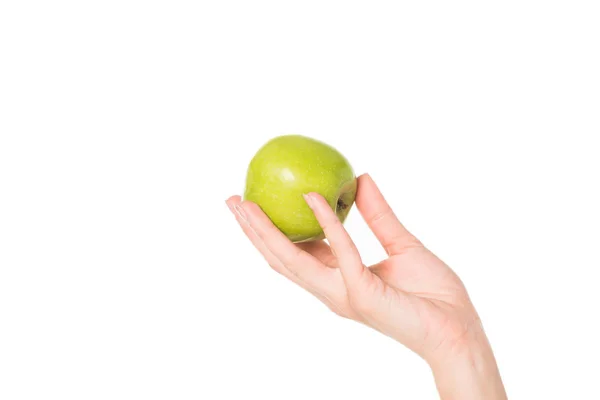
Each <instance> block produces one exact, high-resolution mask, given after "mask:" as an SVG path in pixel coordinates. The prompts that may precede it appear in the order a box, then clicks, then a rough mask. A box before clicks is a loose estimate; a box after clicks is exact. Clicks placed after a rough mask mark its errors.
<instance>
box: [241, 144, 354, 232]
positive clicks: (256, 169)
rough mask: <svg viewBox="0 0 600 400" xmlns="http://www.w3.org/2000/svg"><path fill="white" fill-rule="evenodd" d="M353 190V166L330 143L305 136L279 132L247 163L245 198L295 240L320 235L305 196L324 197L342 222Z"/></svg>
mask: <svg viewBox="0 0 600 400" xmlns="http://www.w3.org/2000/svg"><path fill="white" fill-rule="evenodd" d="M356 189H357V180H356V176H355V174H354V171H353V169H352V166H351V165H350V163H349V162H348V160H347V159H346V158H345V157H344V156H343V155H342V154H341V153H340V152H339V151H338V150H336V149H335V148H334V147H332V146H330V145H328V144H326V143H324V142H321V141H319V140H316V139H313V138H310V137H307V136H302V135H283V136H278V137H275V138H273V139H271V140H269V141H268V142H267V143H266V144H264V145H263V146H262V147H261V148H260V149H259V150H258V151H257V153H256V154H255V155H254V157H253V158H252V160H251V161H250V164H249V166H248V170H247V174H246V186H245V189H244V196H243V198H244V200H249V201H252V202H254V203H256V204H257V205H258V206H259V207H260V208H261V209H262V210H263V212H264V213H265V214H266V215H267V216H268V217H269V218H270V220H271V221H272V222H273V224H274V225H275V226H276V227H277V228H278V229H279V230H280V231H281V232H283V233H284V234H285V235H286V236H287V237H288V238H289V239H290V240H291V241H292V242H294V243H299V242H308V241H314V240H321V239H323V238H324V234H323V230H322V229H321V227H320V225H319V223H318V222H317V220H316V218H315V216H314V214H313V212H312V210H311V209H310V208H309V207H308V205H307V203H306V201H305V200H304V197H303V194H306V193H309V192H316V193H319V194H320V195H322V196H323V197H324V198H325V199H326V200H327V202H328V203H329V206H330V207H331V209H332V210H333V211H335V213H336V215H337V216H338V218H339V220H340V221H341V222H342V223H344V221H345V220H346V217H347V216H348V213H349V212H350V209H351V208H352V206H353V204H354V200H355V198H356Z"/></svg>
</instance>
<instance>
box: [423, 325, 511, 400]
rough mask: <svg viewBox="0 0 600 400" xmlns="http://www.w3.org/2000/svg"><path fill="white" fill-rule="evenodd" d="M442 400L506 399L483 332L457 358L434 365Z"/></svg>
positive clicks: (461, 349)
mask: <svg viewBox="0 0 600 400" xmlns="http://www.w3.org/2000/svg"><path fill="white" fill-rule="evenodd" d="M430 366H431V368H432V371H433V375H434V378H435V383H436V386H437V388H438V392H439V394H440V399H442V400H458V399H460V400H483V399H485V400H506V399H507V395H506V391H505V389H504V385H503V383H502V379H501V377H500V372H499V370H498V366H497V363H496V360H495V357H494V354H493V352H492V349H491V347H490V345H489V343H488V341H487V338H486V337H485V334H484V333H483V332H481V333H480V334H479V335H478V337H477V338H472V339H470V340H469V341H468V342H467V343H464V344H462V345H461V348H460V349H458V350H457V351H456V352H455V353H454V354H453V355H451V356H449V357H447V358H444V359H443V360H439V361H437V362H432V363H430Z"/></svg>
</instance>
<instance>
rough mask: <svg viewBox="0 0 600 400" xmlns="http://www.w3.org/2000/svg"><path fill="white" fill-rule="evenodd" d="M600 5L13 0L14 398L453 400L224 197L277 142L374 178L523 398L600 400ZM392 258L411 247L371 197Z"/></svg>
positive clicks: (1, 152) (10, 382)
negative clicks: (275, 259)
mask: <svg viewBox="0 0 600 400" xmlns="http://www.w3.org/2000/svg"><path fill="white" fill-rule="evenodd" d="M599 19H600V14H599V12H598V8H597V2H593V1H588V2H585V1H527V0H525V1H523V0H519V1H502V2H482V1H452V2H450V1H418V2H388V3H386V2H377V1H370V2H366V1H365V2H353V1H343V2H342V1H340V2H332V1H318V2H317V1H314V2H313V1H302V2H300V1H298V2H290V1H272V2H265V1H238V2H232V1H123V0H119V1H102V2H83V1H53V2H50V1H46V2H42V1H37V2H32V1H10V0H8V1H3V2H2V3H1V4H0V398H1V399H3V400H16V399H61V400H66V399H78V400H80V399H145V400H147V399H249V398H260V399H315V400H317V399H367V398H368V399H400V398H409V399H435V398H437V395H436V392H435V389H434V386H433V380H432V378H431V376H430V371H429V370H428V368H427V366H426V365H425V364H424V363H423V362H422V360H421V359H420V358H418V357H417V356H415V355H413V354H412V353H410V352H409V351H408V350H406V349H405V348H404V347H402V346H401V345H400V344H398V343H395V342H393V341H392V340H391V339H388V338H386V337H382V336H381V335H380V334H378V333H376V332H374V331H371V330H369V329H367V328H365V327H362V326H359V325H358V324H354V323H352V322H348V321H344V320H341V319H340V318H337V317H335V316H334V315H333V314H332V313H330V312H329V311H328V310H326V309H325V307H324V306H321V304H320V303H318V302H317V301H316V300H314V299H312V298H311V297H309V295H308V294H306V293H304V292H303V291H302V290H300V289H298V288H296V287H295V286H293V285H292V284H291V283H289V282H287V281H286V280H285V279H284V278H282V277H280V276H279V275H277V274H276V273H275V272H273V271H272V270H270V269H269V267H268V266H267V265H266V264H265V263H264V262H263V261H262V259H261V258H260V256H259V255H258V253H257V252H256V251H255V250H254V248H252V247H251V245H250V244H249V242H248V241H247V240H245V237H243V235H242V232H241V231H240V230H239V229H238V226H237V224H236V223H235V221H234V219H233V217H232V216H231V215H230V213H229V211H228V209H227V208H226V206H225V203H224V200H225V199H226V198H227V197H228V196H229V195H231V194H235V193H241V191H242V190H243V184H244V174H245V168H246V165H247V163H248V161H249V160H250V158H251V157H252V155H253V153H254V151H256V150H257V149H258V147H259V146H261V145H262V144H263V143H264V142H265V141H267V140H268V139H269V138H271V137H273V136H276V135H279V134H284V133H300V134H304V135H308V136H313V137H316V138H319V139H321V140H324V141H326V142H328V143H330V144H332V145H334V146H336V147H337V148H338V149H339V150H340V151H342V152H343V153H344V154H345V155H346V156H347V157H348V158H349V159H350V160H351V162H352V163H353V165H354V168H355V169H356V172H357V173H363V172H370V173H371V175H372V176H373V177H374V179H375V180H376V181H377V182H378V183H379V184H380V186H381V188H382V190H383V192H384V194H385V195H386V196H387V198H388V199H389V201H390V203H391V204H392V205H393V207H394V209H395V210H396V212H397V213H398V215H399V216H400V218H401V219H402V221H403V222H404V223H405V224H406V225H407V227H408V228H409V229H411V230H412V231H413V232H414V233H415V234H416V235H417V236H418V237H419V238H420V239H421V240H422V241H423V242H425V244H426V245H428V246H429V247H430V248H431V249H432V250H433V251H434V252H436V253H437V254H438V255H439V256H440V257H441V258H442V259H444V260H445V261H446V262H447V263H448V264H450V265H451V267H452V268H454V269H455V270H456V271H457V272H458V273H459V275H460V276H461V278H462V279H463V280H464V281H465V283H466V285H467V288H468V289H469V292H470V294H471V296H472V297H473V300H474V302H475V304H476V306H477V308H478V310H479V312H480V314H481V315H482V318H483V321H484V325H485V327H486V330H487V332H488V335H489V337H490V340H491V342H492V345H493V348H494V350H495V353H496V356H497V358H498V362H499V365H500V369H501V372H502V376H503V378H504V381H505V384H506V387H507V391H508V393H509V397H510V398H512V399H547V398H556V399H598V398H600V389H599V387H598V382H597V379H598V372H599V367H598V359H599V357H600V349H599V341H598V338H599V337H600V330H599V329H598V327H597V324H594V322H598V318H599V312H598V306H600V300H599V297H600V295H599V293H600V291H599V290H598V276H599V273H598V270H599V268H600V255H599V254H598V250H599V241H600V235H599V233H598V226H599V225H600V213H599V211H598V210H599V205H600V196H599V194H598V186H599V171H600V161H599V146H598V144H596V143H597V142H595V141H594V139H597V138H598V135H599V133H600V78H599V77H600V60H599V49H600V28H599V26H600V25H599V24H598V21H599ZM347 228H348V229H349V231H350V232H351V234H352V236H353V237H354V238H355V240H356V242H357V244H358V246H359V248H360V250H361V251H362V254H363V257H364V259H365V261H366V262H374V261H377V260H378V259H379V258H380V257H382V256H383V252H382V251H381V250H380V248H379V246H378V245H377V243H376V241H375V239H374V238H373V237H372V235H371V234H370V232H369V231H368V229H367V228H366V225H365V224H364V223H363V221H362V220H361V219H360V216H359V214H358V213H357V212H355V210H354V211H353V212H352V213H351V214H350V217H349V220H348V222H347Z"/></svg>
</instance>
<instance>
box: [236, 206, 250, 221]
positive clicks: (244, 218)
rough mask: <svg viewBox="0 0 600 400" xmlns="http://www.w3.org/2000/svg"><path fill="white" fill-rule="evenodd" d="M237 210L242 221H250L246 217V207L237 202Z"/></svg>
mask: <svg viewBox="0 0 600 400" xmlns="http://www.w3.org/2000/svg"><path fill="white" fill-rule="evenodd" d="M234 209H235V212H236V213H237V215H238V216H239V217H240V218H241V219H242V221H244V222H245V223H248V219H247V218H246V213H245V212H244V209H243V208H242V206H240V205H239V204H236V205H235V206H234Z"/></svg>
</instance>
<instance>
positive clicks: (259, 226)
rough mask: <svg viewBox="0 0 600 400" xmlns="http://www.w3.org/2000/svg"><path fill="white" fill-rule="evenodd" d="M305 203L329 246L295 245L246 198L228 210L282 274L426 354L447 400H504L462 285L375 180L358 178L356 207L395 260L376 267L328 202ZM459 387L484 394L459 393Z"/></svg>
mask: <svg viewBox="0 0 600 400" xmlns="http://www.w3.org/2000/svg"><path fill="white" fill-rule="evenodd" d="M305 199H306V201H307V203H308V205H309V206H310V207H311V209H312V210H313V212H314V214H315V217H316V218H317V220H318V221H319V223H320V225H321V227H322V228H323V231H324V232H325V236H326V238H327V241H328V242H329V245H327V243H325V241H317V242H308V243H299V244H294V243H292V242H291V241H290V240H289V239H287V238H286V237H285V235H283V234H282V233H281V232H280V231H279V230H278V229H277V228H276V227H275V226H274V225H273V224H272V223H271V221H270V220H269V218H268V217H267V216H266V215H265V214H264V213H263V212H262V211H261V209H260V208H259V207H258V206H257V205H256V204H254V203H251V202H247V201H244V202H242V201H241V199H240V197H239V196H232V197H231V198H229V199H228V200H227V204H228V206H229V208H230V209H231V210H232V211H233V212H234V214H235V215H236V218H237V220H238V222H239V223H240V225H241V227H242V229H243V230H244V232H245V233H246V235H247V236H248V238H249V239H250V240H251V241H252V243H253V244H254V246H255V247H256V248H257V249H258V250H259V251H260V252H261V253H262V255H263V256H264V258H265V259H266V261H267V262H268V263H269V265H271V267H272V268H273V269H275V271H277V272H279V273H280V274H282V275H284V276H286V277H287V278H289V279H291V280H292V281H294V282H296V283H297V284H298V285H300V286H302V287H303V288H305V289H306V290H307V291H309V292H310V293H312V294H313V295H314V296H316V297H317V298H319V299H320V300H321V301H322V302H323V303H325V304H326V305H327V307H329V308H330V309H331V310H332V311H333V312H335V313H336V314H338V315H340V316H342V317H345V318H349V319H352V320H355V321H358V322H360V323H363V324H366V325H368V326H370V327H372V328H374V329H375V330H377V331H379V332H381V333H383V334H385V335H387V336H390V337H392V338H394V339H396V340H397V341H399V342H400V343H402V344H404V345H405V346H407V347H408V348H410V349H412V350H413V351H415V352H416V353H417V354H419V355H420V356H421V357H422V358H424V359H425V360H426V361H427V362H428V363H429V365H430V366H431V367H432V369H433V372H434V375H435V377H436V382H437V384H438V388H439V390H440V393H441V394H442V395H443V396H444V397H443V398H444V399H446V398H448V399H450V398H454V397H453V396H459V397H460V398H461V399H469V398H474V399H475V398H483V397H478V396H486V397H485V398H486V399H496V398H498V399H502V398H505V394H504V390H503V388H502V384H501V381H500V377H499V374H498V372H497V369H496V368H495V361H494V358H493V354H492V352H491V348H490V347H489V344H488V343H487V339H486V338H485V334H484V332H483V329H482V326H481V324H480V320H479V317H478V315H477V312H476V311H475V308H474V307H473V305H472V303H471V301H470V299H469V296H468V295H467V292H466V290H465V288H464V286H463V284H462V282H461V281H460V279H459V278H458V277H457V276H456V274H455V273H454V272H453V271H452V270H451V269H450V268H449V267H448V266H447V265H446V264H444V263H443V262H442V261H441V260H440V259H439V258H437V257H436V256H435V255H434V254H433V253H431V252H430V251H429V250H428V249H426V248H425V247H424V246H423V244H422V243H421V242H420V241H419V240H417V239H416V238H415V237H414V236H413V235H412V234H411V233H410V232H409V231H408V230H407V229H406V228H405V227H404V226H403V225H402V224H401V223H400V221H399V220H398V219H397V217H396V215H395V214H394V212H393V211H392V209H391V208H390V206H389V205H388V203H387V202H386V200H385V199H384V197H383V195H382V194H381V192H380V191H379V189H378V188H377V186H376V185H375V182H374V181H373V180H372V179H371V177H370V176H368V175H362V176H360V177H359V178H358V192H357V195H356V206H357V208H358V210H359V212H360V214H361V215H362V217H363V218H364V219H365V221H366V222H367V224H368V226H369V227H370V229H371V230H372V231H373V233H374V234H375V236H376V237H377V239H378V240H379V242H380V243H381V245H382V246H383V248H384V249H385V251H386V252H387V254H388V257H387V258H386V259H385V260H383V261H381V262H379V263H377V264H375V265H372V266H370V267H366V266H365V265H364V264H363V262H362V261H361V257H360V254H359V252H358V250H357V248H356V245H355V244H354V242H353V241H352V239H351V238H350V236H349V234H348V232H347V231H346V230H345V228H344V227H343V225H342V224H341V223H340V221H339V220H338V218H337V217H336V215H335V213H334V212H333V211H332V210H331V208H330V207H329V205H328V204H327V202H326V201H325V199H323V197H321V196H320V195H319V194H317V193H307V194H306V195H305ZM457 368H458V369H457ZM469 369H472V371H471V372H469V371H468V370H469ZM477 374H480V375H481V374H483V376H480V377H479V378H477V377H476V376H475V375H477ZM481 380H483V382H480V381H481ZM458 381H460V382H463V383H461V384H460V385H462V386H464V385H468V386H478V385H479V386H482V385H483V387H480V388H479V389H477V388H476V387H472V388H465V387H462V386H461V387H458V388H456V387H454V386H455V385H456V384H457V382H458ZM468 381H473V382H471V383H467V382H468ZM477 382H479V383H477ZM490 386H491V387H490ZM486 387H488V389H487V391H486ZM477 390H478V391H477ZM482 391H483V392H482ZM494 392H495V393H494ZM494 396H495V397H494ZM502 396H504V397H502ZM456 398H458V397H456Z"/></svg>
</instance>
